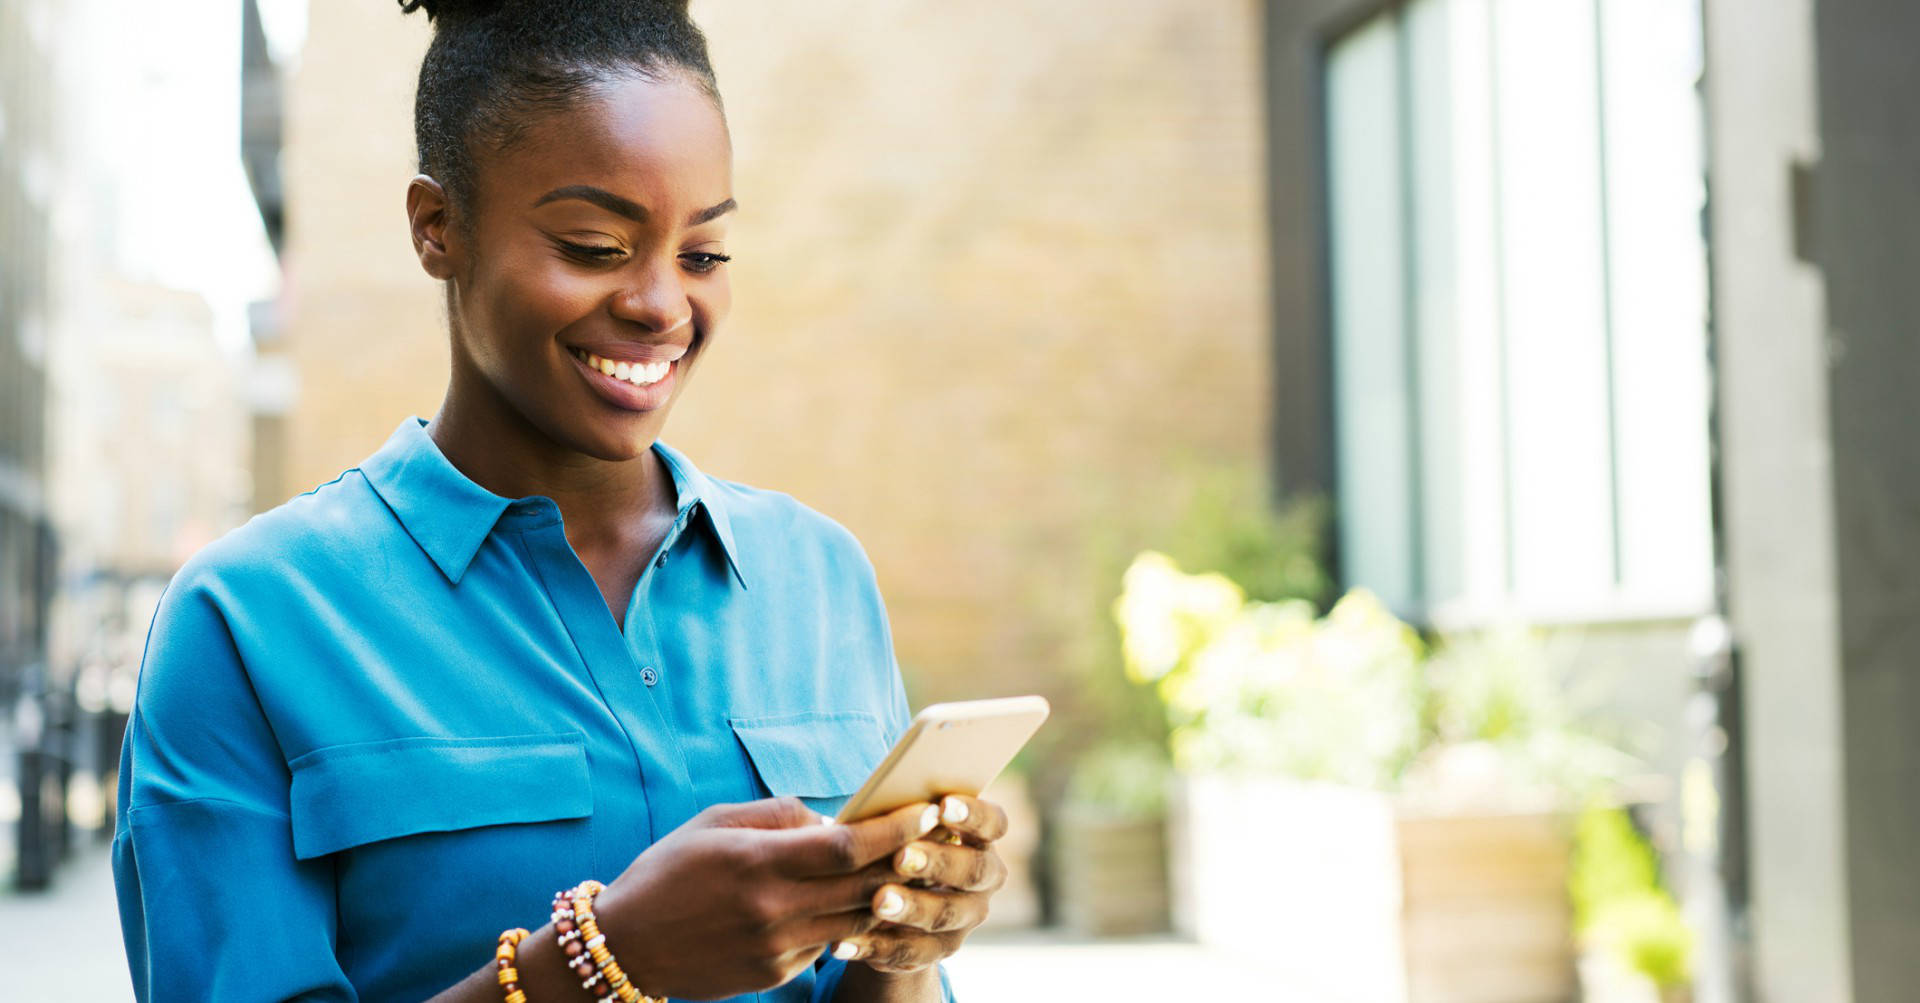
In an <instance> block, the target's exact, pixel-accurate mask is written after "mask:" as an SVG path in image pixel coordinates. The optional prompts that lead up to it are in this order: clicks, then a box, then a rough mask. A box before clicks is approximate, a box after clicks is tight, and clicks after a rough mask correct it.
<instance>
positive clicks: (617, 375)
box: [576, 350, 673, 387]
mask: <svg viewBox="0 0 1920 1003" xmlns="http://www.w3.org/2000/svg"><path fill="white" fill-rule="evenodd" d="M576 354H577V355H578V356H579V357H580V359H581V361H583V362H585V363H586V364H587V368H588V369H595V370H598V371H600V372H602V373H605V374H607V375H608V376H611V377H613V378H614V379H616V380H625V381H626V382H628V383H631V384H633V385H635V386H640V387H644V386H648V385H650V384H654V383H658V382H660V381H661V380H663V379H665V378H666V376H667V372H668V371H669V370H671V369H672V368H673V363H671V362H615V361H613V360H612V359H603V358H601V357H599V356H598V355H595V354H593V353H592V352H587V351H578V350H576Z"/></svg>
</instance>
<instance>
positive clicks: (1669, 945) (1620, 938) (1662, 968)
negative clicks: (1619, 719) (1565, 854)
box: [1567, 808, 1693, 987]
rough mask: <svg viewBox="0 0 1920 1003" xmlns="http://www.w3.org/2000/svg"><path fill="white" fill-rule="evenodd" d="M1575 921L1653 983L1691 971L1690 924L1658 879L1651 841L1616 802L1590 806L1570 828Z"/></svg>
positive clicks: (1686, 976) (1683, 979) (1677, 979)
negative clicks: (1643, 835)
mask: <svg viewBox="0 0 1920 1003" xmlns="http://www.w3.org/2000/svg"><path fill="white" fill-rule="evenodd" d="M1567 891H1568V894H1569V896H1570V897H1571V898H1572V900H1573V916H1574V929H1575V930H1576V931H1577V932H1578V933H1579V934H1580V935H1581V936H1583V937H1585V938H1587V939H1588V940H1590V941H1592V942H1594V943H1597V944H1599V945H1601V946H1603V947H1605V948H1606V949H1608V950H1612V951H1615V952H1618V953H1619V954H1620V956H1621V958H1622V960H1624V961H1625V962H1626V963H1627V964H1628V965H1629V966H1631V967H1632V968H1634V969H1635V970H1636V971H1639V972H1640V973H1642V974H1644V975H1646V976H1647V977H1648V978H1649V979H1651V980H1653V982H1654V983H1655V984H1656V985H1659V986H1663V987H1665V986H1678V985H1685V984H1686V983H1687V982H1688V981H1690V980H1691V978H1692V969H1693V931H1692V930H1691V929H1690V928H1689V927H1688V926H1687V924H1686V920H1685V919H1684V918H1683V917H1682V916H1681V915H1680V908H1679V906H1678V905H1676V904H1675V903H1674V900H1673V897H1672V896H1671V895H1669V894H1668V893H1667V891H1666V890H1665V889H1664V888H1662V887H1661V884H1660V868H1659V863H1658V860H1657V858H1656V857H1655V855H1654V851H1653V847H1652V846H1651V845H1650V844H1649V843H1648V842H1647V841H1646V840H1645V839H1644V838H1643V837H1642V836H1641V835H1640V831H1639V830H1638V829H1636V828H1634V825H1633V820H1632V818H1630V817H1629V816H1628V815H1627V813H1626V812H1625V811H1624V810H1621V809H1619V808H1589V809H1588V810H1587V811H1585V812H1584V813H1582V814H1581V816H1580V823H1579V827H1578V829H1577V830H1576V831H1575V834H1574V847H1573V862H1572V869H1571V871H1570V872H1569V876H1568V882H1567Z"/></svg>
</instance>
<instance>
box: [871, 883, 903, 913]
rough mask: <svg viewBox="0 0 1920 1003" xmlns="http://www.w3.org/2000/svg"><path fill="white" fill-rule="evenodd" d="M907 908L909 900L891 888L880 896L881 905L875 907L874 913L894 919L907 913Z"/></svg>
mask: <svg viewBox="0 0 1920 1003" xmlns="http://www.w3.org/2000/svg"><path fill="white" fill-rule="evenodd" d="M906 908H907V900H906V899H903V898H901V897H900V893H899V892H896V891H894V890H893V889H891V888H889V889H887V890H886V891H885V892H883V893H882V894H881V895H880V904H879V905H877V906H874V907H873V911H874V914H875V915H878V916H882V917H885V918H887V919H892V918H893V917H895V916H898V915H900V914H901V913H902V912H905V911H906Z"/></svg>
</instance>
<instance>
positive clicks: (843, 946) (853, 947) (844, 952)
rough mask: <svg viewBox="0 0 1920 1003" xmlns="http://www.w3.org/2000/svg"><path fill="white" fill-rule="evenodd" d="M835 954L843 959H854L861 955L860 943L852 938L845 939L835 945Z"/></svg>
mask: <svg viewBox="0 0 1920 1003" xmlns="http://www.w3.org/2000/svg"><path fill="white" fill-rule="evenodd" d="M833 956H834V957H836V958H839V959H840V960H841V961H852V960H853V959H855V958H857V957H859V956H860V945H859V944H856V943H854V942H853V941H851V940H843V941H841V942H840V943H838V944H835V945H833Z"/></svg>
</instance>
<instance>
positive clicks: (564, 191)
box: [533, 185, 739, 226]
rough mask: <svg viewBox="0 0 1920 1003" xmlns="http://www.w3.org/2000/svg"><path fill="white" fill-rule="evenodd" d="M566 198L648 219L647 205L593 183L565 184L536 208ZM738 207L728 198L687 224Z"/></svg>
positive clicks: (637, 219)
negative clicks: (622, 196)
mask: <svg viewBox="0 0 1920 1003" xmlns="http://www.w3.org/2000/svg"><path fill="white" fill-rule="evenodd" d="M565 199H574V200H577V201H580V202H590V203H592V204H594V205H597V206H599V207H600V208H602V209H605V210H606V211H608V212H610V213H613V214H615V215H617V216H625V217H626V218H628V219H630V220H633V221H634V222H635V223H645V222H646V221H647V209H646V207H645V206H643V205H641V204H639V203H638V202H634V201H633V200H631V199H625V198H621V197H620V196H618V195H615V194H614V193H612V192H610V191H607V190H606V189H605V188H595V187H594V186H592V185H563V186H561V187H559V188H555V189H554V190H552V191H550V192H548V193H546V194H545V195H542V196H540V197H539V198H538V199H535V200H534V203H533V204H534V207H535V208H538V207H540V206H543V205H546V204H547V203H548V202H559V201H562V200H565ZM737 208H739V205H738V203H736V202H734V200H732V199H727V200H726V201H724V202H721V203H719V204H717V205H711V206H708V207H707V208H705V209H702V210H700V211H699V212H696V213H694V214H693V215H692V216H691V217H690V218H688V220H687V225H688V226H699V225H700V224H702V223H705V222H708V221H710V220H713V219H717V218H719V217H721V216H724V215H726V214H727V213H730V212H732V211H733V210H735V209H737Z"/></svg>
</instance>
